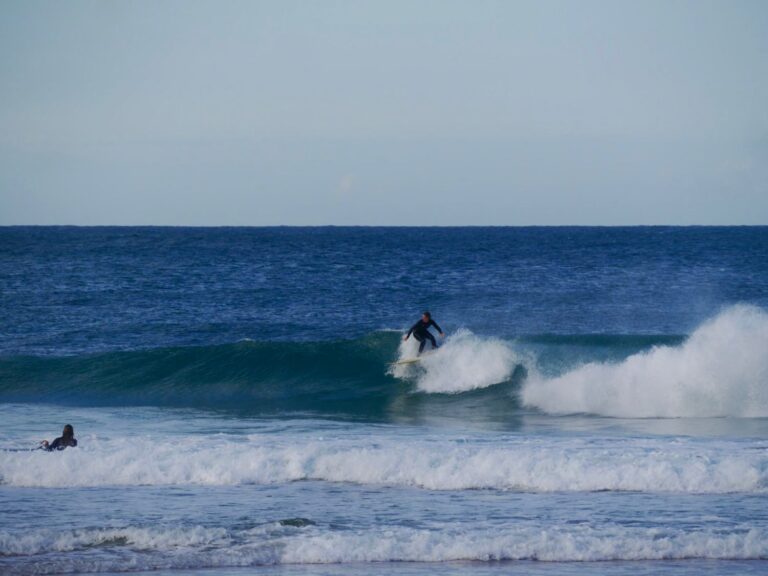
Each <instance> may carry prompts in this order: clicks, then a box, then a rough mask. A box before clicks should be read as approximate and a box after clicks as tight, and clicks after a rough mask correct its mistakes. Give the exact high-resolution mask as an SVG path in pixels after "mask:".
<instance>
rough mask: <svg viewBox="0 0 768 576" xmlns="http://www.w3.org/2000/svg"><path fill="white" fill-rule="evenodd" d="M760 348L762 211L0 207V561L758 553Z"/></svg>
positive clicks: (765, 538) (105, 567) (763, 453)
mask: <svg viewBox="0 0 768 576" xmlns="http://www.w3.org/2000/svg"><path fill="white" fill-rule="evenodd" d="M424 309H430V310H431V311H432V312H433V315H434V318H435V319H436V320H437V321H438V322H439V323H440V325H441V327H442V328H443V330H444V331H445V332H446V335H447V337H446V339H445V340H444V341H443V342H442V346H441V349H440V350H438V351H437V352H436V353H434V354H431V355H428V356H425V357H424V359H423V360H422V361H421V362H419V363H416V364H410V365H396V364H393V362H395V361H397V360H399V359H404V358H409V357H411V356H413V355H414V354H415V347H414V346H415V344H414V343H413V340H410V341H408V342H406V343H404V342H402V340H401V336H402V333H403V331H404V330H405V329H407V327H408V326H409V325H410V324H412V323H413V322H414V321H415V320H416V319H418V317H419V315H420V312H421V311H422V310H424ZM767 351H768V227H720V228H712V227H694V228H675V227H649V228H334V227H329V228H231V229H228V228H70V227H11V228H0V419H1V421H2V422H3V426H2V427H1V428H0V510H2V511H3V513H2V514H1V515H0V572H2V573H3V574H6V573H8V574H44V573H93V572H98V573H116V572H125V571H132V572H138V571H150V570H151V571H153V573H158V572H159V573H162V574H174V575H176V574H189V573H190V572H192V573H196V572H197V571H199V570H203V569H210V568H215V569H216V571H217V573H227V574H230V573H231V574H242V573H252V572H253V571H258V572H260V573H265V574H281V575H286V574H316V573H322V574H340V575H342V574H344V575H346V574H349V575H357V574H362V573H366V574H367V573H370V571H372V570H375V571H377V572H383V573H387V572H389V571H392V572H394V571H397V573H406V574H419V575H422V574H431V573H434V572H435V571H438V570H439V571H441V572H443V573H447V574H475V575H485V574H497V573H502V572H503V573H512V574H516V573H520V574H522V573H525V574H529V573H534V574H536V573H542V574H545V573H546V574H576V573H578V574H585V573H589V574H625V573H629V572H631V573H633V574H637V573H648V574H651V573H653V574H657V573H659V572H673V573H678V574H701V573H712V574H722V573H731V574H743V573H768V354H766V352H767ZM65 423H71V424H73V425H74V427H75V432H76V436H77V437H78V440H79V443H80V444H79V446H78V447H77V448H74V449H67V450H65V451H62V452H57V453H52V454H51V453H46V452H43V451H40V450H29V449H30V448H35V446H36V445H37V443H38V442H39V441H40V440H41V439H43V438H47V439H48V440H50V439H52V438H53V437H55V436H58V435H59V434H60V430H61V427H62V426H63V424H65Z"/></svg>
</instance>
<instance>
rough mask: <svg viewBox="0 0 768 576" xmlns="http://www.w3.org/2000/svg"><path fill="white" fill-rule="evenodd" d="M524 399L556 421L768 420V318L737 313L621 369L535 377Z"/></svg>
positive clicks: (745, 309) (604, 366)
mask: <svg viewBox="0 0 768 576" xmlns="http://www.w3.org/2000/svg"><path fill="white" fill-rule="evenodd" d="M522 398H523V401H524V402H525V404H526V405H528V406H532V407H536V408H538V409H541V410H543V411H545V412H549V413H555V414H567V413H582V412H583V413H592V414H600V415H605V416H618V417H713V416H736V417H766V416H768V314H766V312H765V311H763V310H761V309H759V308H756V307H753V306H734V307H731V308H729V309H727V310H725V311H723V312H722V313H721V314H719V315H718V316H717V317H715V318H714V319H712V320H710V321H708V322H706V323H705V324H703V325H702V326H701V327H699V328H698V329H697V330H696V331H695V332H694V333H693V334H691V336H690V338H688V340H686V342H685V343H683V344H682V345H680V346H676V347H671V346H659V347H656V348H653V349H652V350H650V351H648V352H645V353H641V354H636V355H634V356H631V357H629V358H627V359H626V360H624V361H623V362H620V363H617V364H612V363H599V362H593V363H590V364H586V365H584V366H581V367H579V368H576V369H575V370H571V371H570V372H567V373H565V374H563V375H561V376H559V377H556V378H549V379H548V378H544V377H542V376H540V375H537V374H536V373H535V372H532V373H531V374H530V376H529V379H528V380H527V382H526V383H525V386H524V388H523V390H522Z"/></svg>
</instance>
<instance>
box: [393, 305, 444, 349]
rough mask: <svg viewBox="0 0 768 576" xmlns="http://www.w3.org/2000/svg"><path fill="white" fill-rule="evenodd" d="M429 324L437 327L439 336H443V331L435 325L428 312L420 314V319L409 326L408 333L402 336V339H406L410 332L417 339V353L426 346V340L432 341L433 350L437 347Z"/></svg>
mask: <svg viewBox="0 0 768 576" xmlns="http://www.w3.org/2000/svg"><path fill="white" fill-rule="evenodd" d="M430 326H434V327H435V328H436V329H437V331H438V332H439V333H440V338H444V337H445V334H443V331H442V330H441V329H440V326H438V325H437V322H435V321H434V320H432V315H431V314H430V313H429V312H424V313H422V315H421V320H419V321H418V322H416V324H414V325H413V326H411V329H410V330H408V334H406V335H405V336H403V340H405V341H407V340H408V338H409V337H410V336H411V334H413V337H414V338H416V340H418V341H419V354H421V353H422V352H423V351H424V346H426V344H427V340H429V341H430V342H432V349H433V350H434V349H435V348H437V342H435V337H434V336H433V335H432V333H431V332H430V331H429V327H430Z"/></svg>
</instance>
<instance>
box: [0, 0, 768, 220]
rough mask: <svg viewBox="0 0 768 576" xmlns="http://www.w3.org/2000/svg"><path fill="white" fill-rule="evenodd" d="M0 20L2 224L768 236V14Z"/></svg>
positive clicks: (111, 8)
mask: <svg viewBox="0 0 768 576" xmlns="http://www.w3.org/2000/svg"><path fill="white" fill-rule="evenodd" d="M0 8H1V10H0V83H1V84H0V224H171V225H275V224H290V225H294V224H295V225H304V224H339V225H342V224H372V225H379V224H382V225H384V224H391V225H413V224H424V225H461V224H477V225H485V224H488V225H528V224H553V225H559V224H605V225H625V224H768V2H766V1H764V0H753V1H747V0H722V1H716V2H712V1H706V0H694V1H679V0H678V1H676V0H663V1H651V0H642V1H640V0H638V1H635V2H625V1H615V0H606V1H592V0H582V1H575V0H574V1H555V0H542V1H531V2H527V1H519V2H515V1H503V2H491V1H482V0H479V1H465V2H450V1H446V0H440V1H432V2H428V1H413V2H400V1H381V2H366V1H356V2H352V1H350V2H330V1H322V2H320V1H312V2H310V1H306V2H295V1H285V0H282V1H275V2H258V1H242V2H240V1H215V2H214V1H210V2H195V1H190V0H181V1H151V2H149V1H132V2H128V1H122V2H120V1H110V2H103V1H89V2H81V1H70V2H60V1H46V2H39V1H28V0H18V1H9V0H2V4H1V5H0Z"/></svg>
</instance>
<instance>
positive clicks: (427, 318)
mask: <svg viewBox="0 0 768 576" xmlns="http://www.w3.org/2000/svg"><path fill="white" fill-rule="evenodd" d="M421 319H422V320H424V322H429V321H430V320H431V319H432V314H430V313H429V310H424V312H422V313H421Z"/></svg>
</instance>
